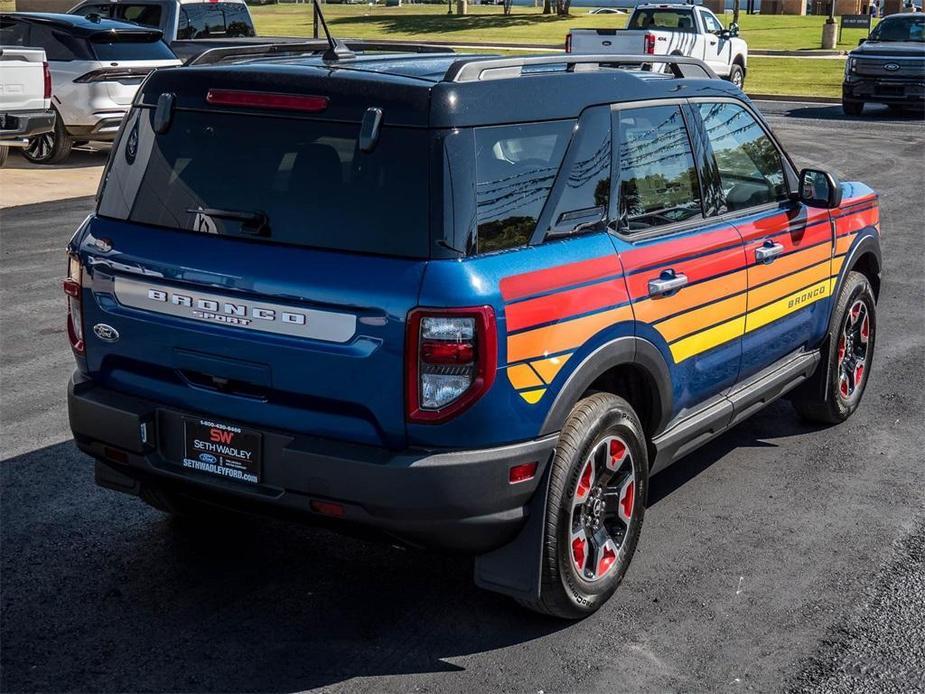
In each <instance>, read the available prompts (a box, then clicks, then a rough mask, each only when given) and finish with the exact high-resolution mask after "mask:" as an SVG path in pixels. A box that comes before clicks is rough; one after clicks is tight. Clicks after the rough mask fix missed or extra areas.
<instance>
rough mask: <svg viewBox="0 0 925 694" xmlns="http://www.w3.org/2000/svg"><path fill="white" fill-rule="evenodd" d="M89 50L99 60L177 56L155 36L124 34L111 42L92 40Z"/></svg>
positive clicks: (160, 58) (163, 58) (174, 58)
mask: <svg viewBox="0 0 925 694" xmlns="http://www.w3.org/2000/svg"><path fill="white" fill-rule="evenodd" d="M90 50H92V51H93V55H94V56H96V59H97V60H100V61H111V60H115V61H119V60H176V57H177V56H175V55H174V53H173V51H172V50H170V47H169V46H168V45H167V44H166V43H164V42H163V41H161V40H160V38H157V36H154V37H147V36H139V37H135V36H124V37H121V38H120V40H118V41H113V42H106V41H98V40H93V41H91V42H90Z"/></svg>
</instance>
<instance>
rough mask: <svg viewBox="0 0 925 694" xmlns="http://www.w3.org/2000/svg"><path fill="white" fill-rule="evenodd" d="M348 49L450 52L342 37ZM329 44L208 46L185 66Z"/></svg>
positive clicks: (315, 50) (314, 51)
mask: <svg viewBox="0 0 925 694" xmlns="http://www.w3.org/2000/svg"><path fill="white" fill-rule="evenodd" d="M341 42H342V43H343V44H344V45H346V46H347V48H349V49H350V50H352V51H361V52H362V51H382V52H388V51H393V52H402V53H452V52H453V51H452V50H451V49H449V48H447V47H445V46H432V45H428V44H422V43H404V42H401V41H362V40H351V39H343V40H342V41H341ZM329 48H330V46H329V44H328V42H327V41H326V40H325V39H315V40H311V41H289V42H282V43H258V44H248V45H245V46H231V47H227V48H211V49H209V50H207V51H205V52H203V53H200V54H199V55H197V56H194V57H193V58H191V59H190V60H189V61H187V63H186V64H187V65H215V64H218V63H224V62H228V61H232V60H246V59H248V58H272V57H276V56H280V57H282V56H287V55H288V56H298V55H306V54H307V55H323V54H324V53H325V52H326V51H327V50H329Z"/></svg>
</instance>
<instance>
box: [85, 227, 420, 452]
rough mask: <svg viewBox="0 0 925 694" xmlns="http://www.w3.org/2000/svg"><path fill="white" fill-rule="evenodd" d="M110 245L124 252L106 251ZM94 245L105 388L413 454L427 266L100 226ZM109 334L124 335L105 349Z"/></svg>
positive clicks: (99, 370) (92, 277)
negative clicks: (409, 430)
mask: <svg viewBox="0 0 925 694" xmlns="http://www.w3.org/2000/svg"><path fill="white" fill-rule="evenodd" d="M99 238H105V239H106V243H107V244H108V245H111V247H112V250H111V251H109V252H108V253H105V254H101V253H99V251H98V250H97V245H96V244H97V243H98V242H97V241H96V239H99ZM84 239H85V240H84V243H83V245H82V248H81V255H82V260H83V264H84V267H85V268H86V271H85V278H84V287H85V291H86V290H89V292H90V295H89V296H86V295H85V301H84V325H85V326H86V334H87V347H86V349H87V364H88V367H89V369H90V372H91V375H93V376H94V378H96V379H97V380H98V381H99V382H101V383H103V384H105V385H107V386H109V387H111V388H114V389H116V390H119V391H122V392H127V393H131V394H135V395H139V396H141V397H147V398H150V399H153V400H155V401H156V402H159V403H163V404H164V405H171V406H175V407H177V408H182V409H184V410H189V411H193V412H198V413H201V414H204V415H208V416H210V417H213V418H216V419H224V420H231V421H234V422H239V423H245V424H250V425H255V426H261V427H266V428H271V429H281V430H284V431H290V432H296V433H303V434H307V435H317V436H323V437H329V438H337V439H342V440H349V441H354V442H358V443H368V444H373V445H385V446H391V447H398V446H401V445H402V443H403V440H404V394H403V393H404V385H403V380H402V379H403V373H404V370H403V369H404V361H403V351H404V339H405V337H404V321H405V316H406V315H407V312H408V311H409V310H410V309H411V308H413V307H414V305H415V303H416V300H417V296H418V290H419V285H420V282H421V276H422V273H423V267H424V263H423V262H422V261H416V260H407V259H399V258H382V257H374V256H357V255H353V254H346V253H338V252H332V251H322V250H317V249H308V248H286V249H285V250H284V252H282V253H280V252H279V248H278V247H275V246H272V245H258V244H253V243H250V242H248V241H246V240H243V239H229V238H217V237H215V236H213V235H208V234H191V233H188V232H182V231H173V232H171V231H165V230H156V231H154V230H152V229H148V228H144V227H139V226H137V225H132V224H128V223H125V222H119V221H114V220H106V219H100V218H96V219H94V220H93V221H92V222H91V224H90V225H89V227H88V229H87V234H86V235H85V236H84ZM181 255H182V258H183V260H182V261H178V258H179V257H180V256H181ZM88 299H89V300H88ZM98 325H104V326H109V327H110V328H113V329H114V331H115V332H114V333H109V332H105V333H103V337H102V338H101V337H100V336H99V334H98V333H97V332H95V331H94V327H95V326H98ZM100 331H102V329H100ZM113 334H114V335H116V336H117V338H116V340H115V341H112V335H113ZM104 338H108V339H104Z"/></svg>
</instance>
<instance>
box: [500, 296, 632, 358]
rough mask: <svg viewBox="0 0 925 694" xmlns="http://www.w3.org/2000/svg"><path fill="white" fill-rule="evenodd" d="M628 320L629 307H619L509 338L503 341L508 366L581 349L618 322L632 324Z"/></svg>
mask: <svg viewBox="0 0 925 694" xmlns="http://www.w3.org/2000/svg"><path fill="white" fill-rule="evenodd" d="M632 318H633V311H632V309H631V308H630V307H629V306H621V307H620V308H614V309H610V310H609V311H601V312H600V313H594V314H592V315H590V316H583V317H582V318H575V319H573V320H570V321H565V322H562V323H557V324H556V325H550V326H547V327H545V328H537V329H536V330H530V331H529V332H525V333H519V334H517V335H509V336H508V338H507V360H508V363H510V362H514V361H523V360H525V359H530V358H534V357H542V356H545V355H547V354H555V353H556V352H566V351H568V350H571V349H574V348H576V347H579V346H580V345H583V344H584V343H585V342H586V341H587V340H588V339H589V338H591V337H592V336H594V335H595V334H597V333H599V332H600V331H601V330H603V329H604V328H608V327H610V326H611V325H614V324H615V323H619V322H620V321H624V320H632Z"/></svg>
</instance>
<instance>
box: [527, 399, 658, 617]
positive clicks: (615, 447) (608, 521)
mask: <svg viewBox="0 0 925 694" xmlns="http://www.w3.org/2000/svg"><path fill="white" fill-rule="evenodd" d="M589 469H590V470H591V472H590V473H589ZM647 490H648V457H647V447H646V441H645V435H644V434H643V429H642V426H641V424H640V423H639V418H638V417H637V416H636V413H635V412H633V408H632V407H630V405H629V403H627V402H626V401H625V400H624V399H623V398H620V397H617V396H616V395H611V394H610V393H595V394H594V395H591V396H589V397H587V398H584V399H583V400H581V401H580V402H579V403H578V404H577V405H575V407H574V408H573V409H572V412H571V414H569V417H568V420H567V421H566V423H565V426H564V427H563V428H562V433H561V435H560V436H559V444H558V446H557V448H556V454H555V458H554V459H553V463H552V468H551V470H550V481H549V495H548V499H547V504H546V526H545V537H544V539H543V560H542V565H541V577H540V578H541V584H540V597H539V600H536V601H524V600H521V601H519V602H520V603H521V604H522V605H523V606H525V607H527V608H529V609H531V610H534V611H536V612H541V613H543V614H547V615H552V616H554V617H560V618H563V619H581V618H583V617H586V616H588V615H590V614H592V613H593V612H595V611H596V610H597V609H598V608H600V607H601V605H603V604H604V603H605V602H606V601H607V599H608V598H609V597H610V596H611V595H613V592H614V591H615V590H616V589H617V586H618V585H619V584H620V582H621V581H622V580H623V576H624V575H625V574H626V570H627V567H628V566H629V564H630V561H631V560H632V558H633V554H634V552H635V551H636V545H637V543H638V541H639V532H640V530H641V529H642V521H643V517H644V516H645V502H646V494H647ZM604 538H606V540H605V539H604Z"/></svg>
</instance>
